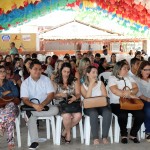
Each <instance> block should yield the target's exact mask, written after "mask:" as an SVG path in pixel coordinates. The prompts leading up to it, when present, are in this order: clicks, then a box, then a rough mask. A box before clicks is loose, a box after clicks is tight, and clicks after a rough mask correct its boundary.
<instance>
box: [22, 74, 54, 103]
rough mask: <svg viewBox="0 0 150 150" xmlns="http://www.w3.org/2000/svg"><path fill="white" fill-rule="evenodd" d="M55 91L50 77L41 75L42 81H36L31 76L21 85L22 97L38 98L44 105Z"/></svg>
mask: <svg viewBox="0 0 150 150" xmlns="http://www.w3.org/2000/svg"><path fill="white" fill-rule="evenodd" d="M54 91H55V90H54V87H53V85H52V83H51V80H50V79H49V78H48V77H46V76H44V75H41V76H40V79H39V80H38V81H35V80H33V79H32V77H31V76H29V77H28V78H27V79H26V80H24V81H23V82H22V84H21V93H20V94H21V96H20V97H21V98H23V97H28V98H29V99H32V98H36V99H38V100H39V101H40V103H42V102H43V101H44V100H45V99H46V98H47V95H48V94H49V93H52V92H54Z"/></svg>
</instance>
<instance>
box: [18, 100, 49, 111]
mask: <svg viewBox="0 0 150 150" xmlns="http://www.w3.org/2000/svg"><path fill="white" fill-rule="evenodd" d="M30 101H31V102H32V101H37V102H38V104H40V101H39V100H38V99H37V98H32V99H30ZM20 110H21V111H36V109H35V108H33V107H30V106H28V105H22V106H21V107H20ZM48 110H49V107H48V106H44V109H43V110H42V111H48Z"/></svg>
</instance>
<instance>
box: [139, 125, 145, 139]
mask: <svg viewBox="0 0 150 150" xmlns="http://www.w3.org/2000/svg"><path fill="white" fill-rule="evenodd" d="M140 131H141V139H145V125H144V123H143V124H142V125H141V130H140Z"/></svg>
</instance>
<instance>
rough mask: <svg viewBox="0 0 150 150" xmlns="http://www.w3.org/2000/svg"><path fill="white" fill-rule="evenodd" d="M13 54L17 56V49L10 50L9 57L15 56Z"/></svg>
mask: <svg viewBox="0 0 150 150" xmlns="http://www.w3.org/2000/svg"><path fill="white" fill-rule="evenodd" d="M15 54H18V49H17V48H16V47H13V48H12V49H11V50H10V55H15Z"/></svg>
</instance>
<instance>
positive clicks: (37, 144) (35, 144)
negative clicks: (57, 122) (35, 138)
mask: <svg viewBox="0 0 150 150" xmlns="http://www.w3.org/2000/svg"><path fill="white" fill-rule="evenodd" d="M38 147H39V143H37V142H33V143H32V144H31V145H30V147H29V149H37V148H38Z"/></svg>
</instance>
